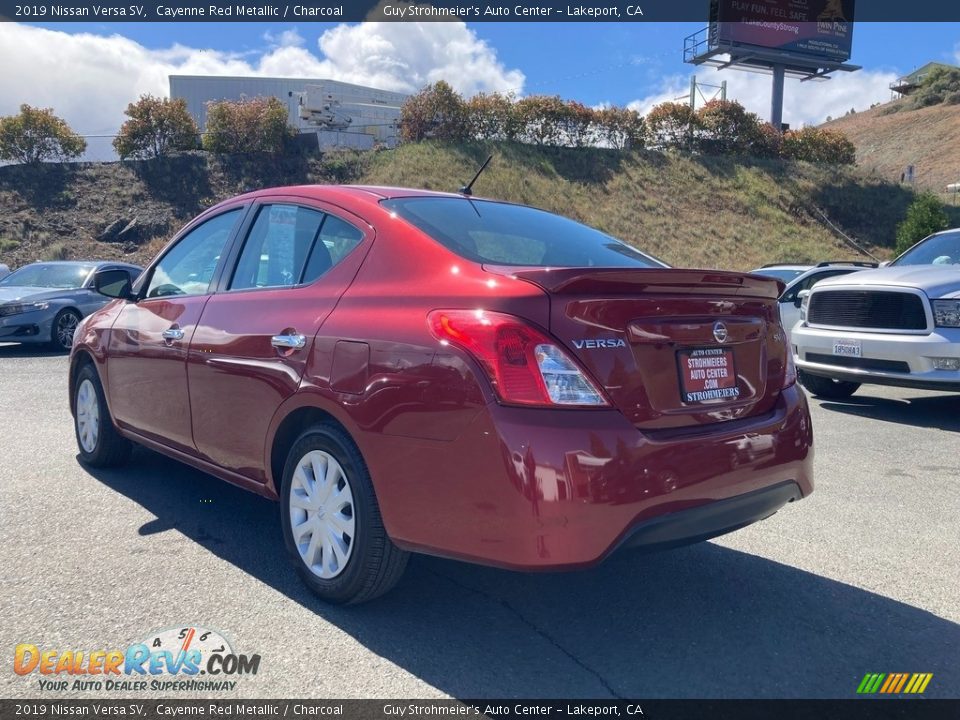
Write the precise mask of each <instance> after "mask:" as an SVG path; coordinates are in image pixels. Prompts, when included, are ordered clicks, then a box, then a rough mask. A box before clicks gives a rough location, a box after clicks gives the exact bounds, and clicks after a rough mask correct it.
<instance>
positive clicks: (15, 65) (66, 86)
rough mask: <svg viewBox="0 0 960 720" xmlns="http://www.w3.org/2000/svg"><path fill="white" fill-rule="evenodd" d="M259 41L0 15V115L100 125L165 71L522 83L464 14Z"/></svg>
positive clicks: (160, 84)
mask: <svg viewBox="0 0 960 720" xmlns="http://www.w3.org/2000/svg"><path fill="white" fill-rule="evenodd" d="M265 42H266V43H267V45H268V47H266V48H265V50H264V51H263V53H262V54H260V55H259V56H258V57H253V58H251V57H250V54H249V53H242V54H241V53H230V52H223V51H217V50H205V49H202V48H193V47H186V46H183V45H178V44H175V45H172V46H170V47H168V48H164V49H159V50H156V49H150V48H146V47H144V46H143V45H140V44H139V43H137V42H134V41H133V40H130V39H129V38H126V37H123V36H122V35H117V34H114V35H95V34H91V33H76V34H70V33H64V32H60V31H56V30H48V29H45V28H40V27H34V26H30V25H18V24H14V23H0V67H2V68H5V71H4V72H3V73H0V115H8V114H11V113H14V112H16V111H17V108H18V107H19V105H20V104H21V103H29V104H30V105H35V106H41V107H53V108H54V109H55V110H56V112H57V113H58V114H59V115H61V116H62V117H64V118H65V119H66V120H67V122H69V123H70V125H71V126H73V128H74V129H75V130H77V131H78V132H81V133H84V134H110V133H114V132H115V131H116V130H117V129H118V128H119V127H120V124H121V123H122V122H123V119H124V117H123V110H124V109H125V108H126V106H127V103H129V102H131V101H132V100H135V99H136V98H137V97H138V96H140V95H141V94H144V93H151V94H153V95H166V94H168V92H169V82H168V79H167V76H168V75H171V74H183V75H263V76H281V77H322V78H329V79H332V80H342V81H345V82H354V83H360V84H364V85H373V86H374V87H380V88H383V89H385V90H396V91H401V92H414V91H416V90H418V89H419V88H420V87H422V86H424V85H426V84H427V83H430V82H435V81H437V80H447V81H448V82H449V83H450V84H451V85H453V86H454V87H455V88H456V89H457V90H459V91H460V92H463V93H466V94H473V93H475V92H478V91H480V90H486V91H492V90H507V89H510V88H518V87H519V88H522V86H523V84H524V81H525V78H524V75H523V73H522V72H520V71H519V70H515V69H507V68H506V67H504V65H503V63H501V62H500V61H499V60H498V59H497V54H496V51H495V50H494V49H493V48H491V47H490V46H489V45H487V44H486V43H485V42H484V41H482V40H480V39H479V38H478V37H477V36H476V34H475V33H474V32H473V31H472V30H470V29H469V28H468V27H467V26H466V25H465V24H464V23H362V24H359V25H339V26H337V27H334V28H332V29H330V30H327V31H326V32H324V33H323V34H322V35H321V36H320V38H319V39H318V40H317V46H318V48H319V52H316V51H312V50H310V49H308V47H307V44H306V42H305V41H304V39H303V37H302V36H301V35H300V34H299V33H297V32H296V31H286V32H283V33H280V34H278V35H273V34H267V35H266V36H265Z"/></svg>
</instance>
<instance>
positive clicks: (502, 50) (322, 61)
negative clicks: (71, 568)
mask: <svg viewBox="0 0 960 720" xmlns="http://www.w3.org/2000/svg"><path fill="white" fill-rule="evenodd" d="M702 27H703V24H696V23H659V24H653V23H650V24H643V23H627V22H624V23H469V24H464V23H440V22H437V23H409V22H393V23H352V24H333V23H300V24H279V23H216V24H215V23H115V24H104V23H47V24H43V25H27V24H18V23H0V67H3V68H4V72H3V73H0V115H7V114H12V113H15V112H16V111H17V107H18V106H19V105H20V104H21V103H29V104H31V105H35V106H41V107H53V108H54V109H55V111H56V112H57V113H58V114H60V115H61V116H63V117H64V118H66V120H67V122H69V123H70V125H71V126H72V127H73V128H74V130H76V131H77V132H79V133H81V134H84V135H95V134H107V135H112V134H113V133H115V132H116V131H117V129H118V128H119V127H120V124H121V123H122V122H123V119H124V116H123V110H124V108H125V107H126V105H127V103H129V102H131V101H132V100H135V99H136V98H137V97H138V96H139V95H141V94H144V93H150V94H154V95H167V94H168V93H169V83H168V80H167V77H168V75H170V74H222V75H248V74H249V75H269V76H282V77H318V78H329V79H333V80H343V81H346V82H354V83H358V84H363V85H372V86H374V87H380V88H382V89H387V90H397V91H403V92H414V91H416V90H418V89H419V88H421V87H423V86H424V85H426V84H428V83H431V82H435V81H437V80H446V81H448V82H449V83H450V84H451V85H453V86H454V88H455V89H457V90H459V91H460V92H462V93H464V94H465V95H472V94H474V93H476V92H479V91H488V92H489V91H501V92H510V91H512V92H515V93H517V94H518V95H531V94H548V95H560V96H562V97H564V98H569V99H574V100H578V101H579V102H582V103H584V104H586V105H590V106H600V105H603V104H616V105H626V106H629V107H631V108H634V109H637V110H639V111H641V112H645V111H646V110H648V109H649V108H650V107H652V106H653V105H654V104H656V103H658V102H662V101H664V100H669V99H674V98H677V97H679V96H683V95H686V94H687V93H688V92H689V84H690V76H691V75H694V74H695V75H697V77H698V79H699V80H700V81H701V82H705V83H712V84H717V85H719V83H720V81H721V80H727V82H728V88H729V90H728V98H729V99H732V100H737V101H739V102H741V103H742V104H743V105H745V106H746V107H747V108H748V109H749V110H751V111H753V112H756V113H757V114H759V115H760V116H761V117H762V118H764V119H766V118H767V117H768V116H769V104H770V78H769V76H766V75H761V74H756V73H747V72H742V71H736V70H724V71H717V70H715V69H712V68H706V67H695V66H692V65H686V64H684V63H683V59H682V54H683V53H682V49H683V39H684V37H685V36H687V35H689V34H691V33H693V32H696V31H697V30H700V29H701V28H702ZM931 60H935V61H940V62H948V63H958V64H960V23H930V24H923V23H859V24H857V25H856V27H855V29H854V37H853V56H852V58H851V60H850V62H851V63H854V64H857V65H861V66H862V67H863V69H862V70H860V71H858V72H854V73H838V74H837V75H836V77H835V78H834V79H832V80H829V81H825V82H802V83H801V82H800V81H798V80H790V79H788V80H787V87H786V99H785V106H784V121H785V122H788V123H790V124H791V125H793V126H794V127H798V126H801V125H804V124H818V123H820V122H823V121H824V120H825V119H826V118H827V116H829V115H832V116H838V115H842V114H844V113H845V112H847V111H848V110H850V109H851V108H854V109H856V110H863V109H866V108H868V107H869V106H870V105H871V104H873V103H876V102H885V101H887V100H889V99H890V91H889V84H890V82H891V81H893V80H894V79H896V78H897V77H898V76H900V75H903V74H906V73H908V72H910V71H911V70H913V69H915V68H916V67H919V66H920V65H923V64H924V63H927V62H929V61H931Z"/></svg>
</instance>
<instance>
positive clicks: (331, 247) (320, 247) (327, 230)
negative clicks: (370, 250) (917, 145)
mask: <svg viewBox="0 0 960 720" xmlns="http://www.w3.org/2000/svg"><path fill="white" fill-rule="evenodd" d="M361 240H363V233H362V232H360V231H359V230H358V229H357V228H355V227H354V226H353V225H350V224H349V223H346V222H344V221H343V220H341V219H340V218H338V217H336V216H334V215H327V216H326V219H325V220H324V221H323V225H322V226H321V228H320V237H319V238H317V242H316V243H315V244H314V246H313V250H312V251H311V252H310V258H309V259H308V260H307V267H306V269H305V270H304V273H303V282H305V283H310V282H313V281H314V280H316V279H317V278H319V277H321V276H322V275H323V274H324V273H326V272H327V271H328V270H330V268H332V267H333V266H334V265H336V264H337V263H339V262H340V261H341V260H343V258H345V257H346V256H347V254H348V253H349V252H350V251H351V250H353V249H354V248H355V247H356V246H357V245H359V244H360V241H361Z"/></svg>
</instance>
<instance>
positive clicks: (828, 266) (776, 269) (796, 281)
mask: <svg viewBox="0 0 960 720" xmlns="http://www.w3.org/2000/svg"><path fill="white" fill-rule="evenodd" d="M875 267H877V264H876V263H868V262H855V261H850V262H846V261H842V262H822V263H820V264H819V265H813V266H810V265H767V266H765V267H762V268H757V269H756V270H753V271H752V273H753V274H754V275H767V276H769V277H775V278H777V279H779V280H783V281H784V282H785V283H786V284H787V287H786V288H785V289H784V291H783V293H782V294H781V295H780V300H779V305H780V324H781V325H783V329H784V330H785V331H786V333H787V340H789V339H790V331H791V330H792V329H793V326H794V325H796V324H797V323H798V322H800V299H801V293H802V292H803V291H804V290H810V289H811V288H812V287H813V286H814V285H816V284H817V283H818V282H820V281H821V280H826V279H827V278H831V277H836V276H838V275H847V274H849V273H852V272H859V271H860V270H864V269H866V268H875Z"/></svg>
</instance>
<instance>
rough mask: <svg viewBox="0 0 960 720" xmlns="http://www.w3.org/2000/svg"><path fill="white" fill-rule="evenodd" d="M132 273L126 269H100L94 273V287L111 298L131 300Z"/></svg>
mask: <svg viewBox="0 0 960 720" xmlns="http://www.w3.org/2000/svg"><path fill="white" fill-rule="evenodd" d="M130 285H131V284H130V273H129V272H127V271H126V270H120V269H114V270H98V271H97V272H96V273H94V275H93V289H94V290H96V291H97V292H98V293H100V294H101V295H106V296H107V297H110V298H120V299H121V300H129V299H130V298H131V297H132V296H131V294H130Z"/></svg>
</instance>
